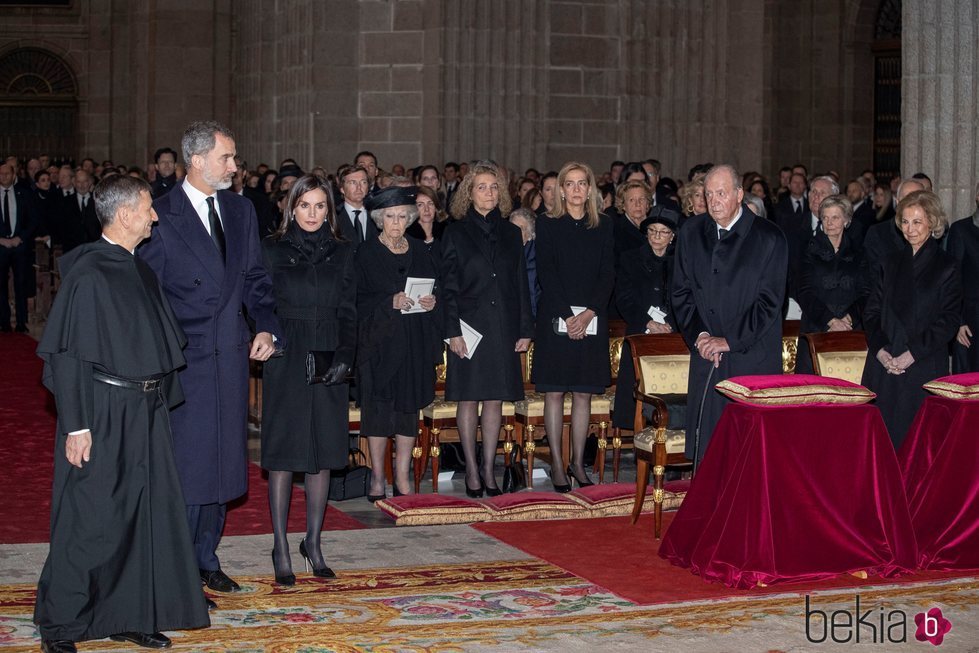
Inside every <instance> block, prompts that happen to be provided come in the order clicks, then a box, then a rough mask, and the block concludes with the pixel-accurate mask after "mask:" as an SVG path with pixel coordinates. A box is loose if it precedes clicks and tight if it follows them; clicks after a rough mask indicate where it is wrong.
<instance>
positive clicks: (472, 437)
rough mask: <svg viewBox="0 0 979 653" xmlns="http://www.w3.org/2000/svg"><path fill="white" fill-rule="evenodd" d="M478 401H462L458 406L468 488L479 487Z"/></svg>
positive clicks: (457, 412) (457, 422) (457, 416)
mask: <svg viewBox="0 0 979 653" xmlns="http://www.w3.org/2000/svg"><path fill="white" fill-rule="evenodd" d="M477 406H479V403H478V402H476V401H460V402H459V404H458V405H457V406H456V427H457V428H458V429H459V442H460V443H462V455H463V456H465V458H466V488H468V489H470V490H475V489H478V488H479V467H478V466H477V464H476V420H477V414H476V413H477Z"/></svg>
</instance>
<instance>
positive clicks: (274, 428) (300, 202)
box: [262, 175, 357, 585]
mask: <svg viewBox="0 0 979 653" xmlns="http://www.w3.org/2000/svg"><path fill="white" fill-rule="evenodd" d="M262 254H263V257H264V260H265V266H266V267H267V268H268V270H269V274H270V275H271V277H272V285H273V287H274V289H275V300H276V305H277V306H278V316H279V321H280V322H281V323H282V328H283V330H284V331H285V333H286V336H287V338H288V342H289V347H288V349H286V351H285V355H284V356H282V357H281V358H272V359H269V360H268V361H267V362H266V363H265V368H264V371H263V394H262V467H263V468H265V469H267V470H268V472H269V507H270V508H271V513H272V532H273V534H274V545H273V548H272V566H273V569H274V571H275V580H276V582H277V583H279V584H281V585H292V584H293V583H295V581H296V577H295V575H293V573H292V565H291V563H290V560H289V543H288V541H287V540H286V524H287V522H288V519H289V502H290V500H291V498H292V479H293V473H294V472H302V473H304V474H305V488H306V537H305V538H304V539H303V541H302V542H300V544H299V552H300V554H301V555H302V556H303V558H304V559H305V560H306V561H307V562H308V563H310V564H311V565H312V567H313V573H314V574H315V575H316V576H319V577H322V578H333V577H334V576H335V575H334V574H333V572H332V571H331V570H330V568H329V567H327V566H326V562H325V561H324V559H323V553H322V551H321V549H320V531H322V529H323V518H324V513H325V511H326V501H327V496H328V494H329V490H330V470H331V469H338V468H341V467H344V466H346V464H347V454H348V451H349V441H348V429H347V424H348V421H347V393H348V389H347V384H346V383H345V382H344V379H345V377H346V375H347V372H348V370H349V369H350V366H351V365H352V364H353V361H354V348H355V345H356V338H357V309H356V306H355V304H354V300H355V297H354V294H353V292H352V289H353V288H354V265H353V262H354V261H353V255H354V250H353V246H352V245H351V244H350V243H348V242H344V241H343V239H342V237H341V235H340V228H339V226H338V225H337V222H336V214H335V213H334V208H333V190H332V188H330V185H329V182H326V181H324V180H322V179H320V178H319V177H317V176H316V175H304V176H302V177H300V178H299V179H298V180H297V181H296V183H295V184H293V186H292V188H291V189H290V190H289V194H288V196H287V200H286V203H285V216H284V220H283V222H282V225H281V226H280V228H279V230H278V231H277V232H276V233H275V234H274V235H272V236H270V237H269V238H268V239H266V240H265V241H264V242H263V243H262ZM309 351H326V352H333V361H332V365H331V367H330V368H329V369H328V370H327V374H326V376H327V377H328V378H329V382H330V383H329V384H328V385H327V384H314V385H307V384H306V354H307V352H309Z"/></svg>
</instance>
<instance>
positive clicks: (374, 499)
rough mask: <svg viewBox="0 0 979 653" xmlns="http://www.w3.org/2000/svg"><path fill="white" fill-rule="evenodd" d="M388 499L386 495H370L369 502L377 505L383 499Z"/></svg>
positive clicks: (368, 496)
mask: <svg viewBox="0 0 979 653" xmlns="http://www.w3.org/2000/svg"><path fill="white" fill-rule="evenodd" d="M387 498H388V495H386V494H368V495H367V500H368V501H370V502H371V503H375V502H377V501H380V500H382V499H387Z"/></svg>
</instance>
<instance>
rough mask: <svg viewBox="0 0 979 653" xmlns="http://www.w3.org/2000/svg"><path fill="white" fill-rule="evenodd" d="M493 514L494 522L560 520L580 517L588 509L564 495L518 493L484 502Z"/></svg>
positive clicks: (503, 495)
mask: <svg viewBox="0 0 979 653" xmlns="http://www.w3.org/2000/svg"><path fill="white" fill-rule="evenodd" d="M483 505H485V506H486V507H487V508H489V509H490V510H491V511H492V512H493V519H494V520H508V519H560V518H562V517H567V518H571V517H578V516H581V515H580V514H574V513H580V512H582V511H584V510H586V508H585V507H584V506H582V505H581V504H579V503H577V502H575V501H572V500H571V499H569V498H568V497H566V496H565V495H563V494H557V493H555V492H516V493H514V494H502V495H500V496H498V497H493V498H491V499H487V500H486V501H484V502H483Z"/></svg>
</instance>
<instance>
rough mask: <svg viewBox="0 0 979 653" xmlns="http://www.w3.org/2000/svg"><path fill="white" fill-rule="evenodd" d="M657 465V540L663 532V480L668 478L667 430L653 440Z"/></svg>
mask: <svg viewBox="0 0 979 653" xmlns="http://www.w3.org/2000/svg"><path fill="white" fill-rule="evenodd" d="M653 450H654V452H655V460H656V464H655V465H654V466H653V506H654V508H653V511H654V512H653V524H654V526H653V528H654V535H655V537H656V539H657V540H658V539H659V536H660V533H661V532H662V530H663V493H664V490H663V480H664V477H665V476H666V429H665V428H660V429H657V431H656V437H655V438H654V439H653Z"/></svg>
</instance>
